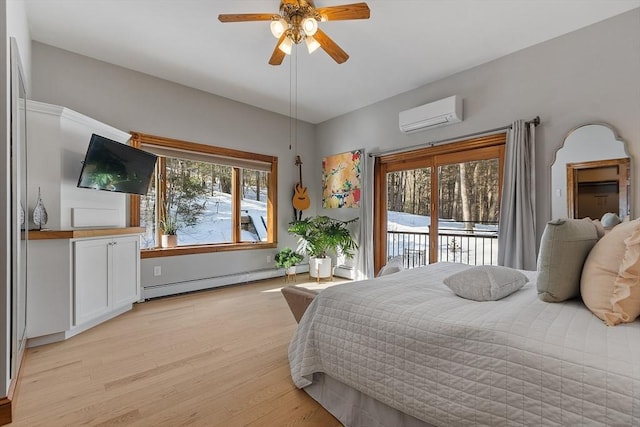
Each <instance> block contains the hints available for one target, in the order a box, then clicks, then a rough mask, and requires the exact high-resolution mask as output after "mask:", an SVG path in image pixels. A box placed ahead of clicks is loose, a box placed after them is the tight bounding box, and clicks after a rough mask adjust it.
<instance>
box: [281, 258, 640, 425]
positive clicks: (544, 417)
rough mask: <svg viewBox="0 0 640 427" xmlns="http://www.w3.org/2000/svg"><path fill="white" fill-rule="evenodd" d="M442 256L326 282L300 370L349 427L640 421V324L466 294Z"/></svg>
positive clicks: (299, 338) (532, 299) (530, 290)
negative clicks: (455, 288) (457, 290)
mask: <svg viewBox="0 0 640 427" xmlns="http://www.w3.org/2000/svg"><path fill="white" fill-rule="evenodd" d="M468 268H470V267H469V266H466V265H462V264H451V263H436V264H431V265H428V266H425V267H421V268H416V269H412V270H404V271H400V272H398V273H395V274H392V275H388V276H384V277H379V278H376V279H372V280H366V281H361V282H354V283H348V284H344V285H336V286H333V287H330V288H327V289H325V290H323V291H322V292H320V293H319V294H318V296H317V297H315V299H314V300H313V301H312V303H311V304H310V305H309V307H308V308H307V310H306V312H305V313H304V315H303V316H302V318H301V319H300V324H299V326H298V329H297V330H296V333H295V335H294V337H293V339H292V341H291V344H290V347H289V361H290V365H291V374H292V379H293V381H294V383H295V384H296V386H297V387H299V388H304V389H305V391H307V392H308V393H309V394H310V395H311V396H312V397H313V398H314V399H316V400H317V401H318V402H320V404H321V405H323V406H324V407H325V408H327V409H328V410H329V411H330V412H331V413H332V414H333V415H335V416H336V417H337V418H338V419H339V420H340V421H341V422H342V423H343V424H345V425H346V426H367V427H375V426H381V427H382V426H387V427H391V426H393V427H398V426H427V425H436V426H450V425H452V426H462V425H487V426H501V425H561V426H573V425H596V426H597V425H608V426H640V322H639V321H635V322H632V323H627V324H622V325H617V326H615V327H608V326H606V325H605V324H604V323H603V322H602V321H601V320H600V319H598V318H596V317H595V316H594V315H593V314H592V313H591V312H590V311H589V310H588V309H587V308H586V307H585V306H584V304H583V303H582V302H581V301H580V300H579V299H577V300H572V301H567V302H563V303H545V302H542V301H540V300H539V299H538V297H537V289H536V275H537V273H536V272H529V271H523V272H522V273H523V274H524V275H525V276H526V277H527V278H528V283H526V284H525V285H524V286H523V287H522V288H521V289H519V290H518V291H516V292H514V293H513V294H511V295H509V296H507V297H505V298H503V299H500V300H497V301H483V302H477V301H471V300H467V299H463V298H460V297H459V296H457V295H455V294H454V293H453V292H452V291H451V290H450V289H449V288H448V287H447V286H445V284H444V283H443V280H444V279H445V278H446V277H448V276H450V275H451V274H453V273H455V272H459V271H462V270H464V269H468Z"/></svg>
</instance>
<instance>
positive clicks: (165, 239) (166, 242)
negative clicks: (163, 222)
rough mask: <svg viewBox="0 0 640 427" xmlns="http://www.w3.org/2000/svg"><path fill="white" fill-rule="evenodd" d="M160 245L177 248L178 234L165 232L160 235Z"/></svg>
mask: <svg viewBox="0 0 640 427" xmlns="http://www.w3.org/2000/svg"><path fill="white" fill-rule="evenodd" d="M160 246H162V247H163V248H175V247H176V246H178V235H177V234H163V235H162V236H161V237H160Z"/></svg>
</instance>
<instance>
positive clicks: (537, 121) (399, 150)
mask: <svg viewBox="0 0 640 427" xmlns="http://www.w3.org/2000/svg"><path fill="white" fill-rule="evenodd" d="M524 124H525V125H527V126H529V125H534V126H538V125H539V124H540V116H535V117H534V118H533V119H531V120H528V121H526V122H524ZM511 126H512V125H508V126H502V127H499V128H494V129H489V130H483V131H480V132H474V133H468V134H466V135H462V136H455V137H453V138H446V139H441V140H438V141H429V142H425V143H422V144H416V145H410V146H408V147H402V148H394V149H392V150H385V151H378V152H376V153H369V157H380V156H384V155H387V154H392V153H393V154H395V153H402V152H404V151H411V150H417V149H419V148H427V147H433V146H434V145H436V144H442V143H445V142H452V141H460V140H463V139H467V138H472V137H474V136H481V135H482V136H484V135H490V134H492V133H497V132H500V131H503V130H507V129H511Z"/></svg>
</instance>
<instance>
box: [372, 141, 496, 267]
mask: <svg viewBox="0 0 640 427" xmlns="http://www.w3.org/2000/svg"><path fill="white" fill-rule="evenodd" d="M505 139H506V134H498V135H491V136H487V137H483V138H475V139H472V140H467V141H461V142H457V143H453V144H447V145H440V146H435V147H430V148H425V149H420V150H413V151H410V152H405V153H400V154H389V155H386V156H381V157H379V158H377V159H376V166H375V191H376V195H375V218H374V261H375V269H376V271H378V270H379V269H380V268H381V267H382V266H383V265H384V264H385V263H386V260H388V259H390V258H393V257H396V256H402V257H403V262H404V265H405V267H407V268H412V267H418V266H420V265H425V264H428V263H433V262H438V261H447V262H460V263H466V264H473V265H483V264H497V256H498V239H497V237H498V219H499V208H500V194H501V190H502V168H503V163H504V144H505Z"/></svg>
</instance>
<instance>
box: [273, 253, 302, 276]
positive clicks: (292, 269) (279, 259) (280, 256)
mask: <svg viewBox="0 0 640 427" xmlns="http://www.w3.org/2000/svg"><path fill="white" fill-rule="evenodd" d="M273 259H274V260H275V261H276V267H278V268H284V269H285V273H286V274H287V275H288V276H290V275H292V274H295V273H296V264H298V263H299V262H300V261H302V260H303V259H304V256H302V255H301V254H299V253H298V252H296V251H294V250H293V249H291V248H284V249H282V250H281V251H280V252H278V253H277V254H276V256H275V257H274V258H273Z"/></svg>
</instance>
